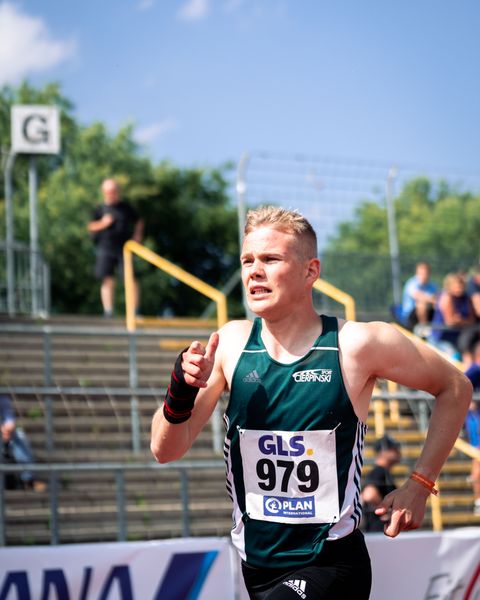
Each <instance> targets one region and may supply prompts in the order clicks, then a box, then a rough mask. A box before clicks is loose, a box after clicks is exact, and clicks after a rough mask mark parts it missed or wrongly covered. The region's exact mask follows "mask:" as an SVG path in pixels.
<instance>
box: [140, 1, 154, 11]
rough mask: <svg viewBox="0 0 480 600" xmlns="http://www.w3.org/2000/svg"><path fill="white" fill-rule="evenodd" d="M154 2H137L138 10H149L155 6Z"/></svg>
mask: <svg viewBox="0 0 480 600" xmlns="http://www.w3.org/2000/svg"><path fill="white" fill-rule="evenodd" d="M155 2H156V0H139V2H138V4H137V8H138V10H149V9H150V8H153V7H154V6H155Z"/></svg>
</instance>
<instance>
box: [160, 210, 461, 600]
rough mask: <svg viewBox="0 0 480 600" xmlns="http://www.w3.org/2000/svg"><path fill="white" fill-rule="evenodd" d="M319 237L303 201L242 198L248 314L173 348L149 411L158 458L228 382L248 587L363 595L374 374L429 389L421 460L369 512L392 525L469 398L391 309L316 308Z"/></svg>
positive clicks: (430, 469) (175, 451)
mask: <svg viewBox="0 0 480 600" xmlns="http://www.w3.org/2000/svg"><path fill="white" fill-rule="evenodd" d="M316 250H317V242H316V236H315V233H314V231H313V229H312V227H311V225H310V224H309V223H308V221H306V219H305V218H304V217H302V216H301V215H300V214H298V213H296V212H292V211H287V210H284V209H281V208H274V207H266V208H260V209H258V210H255V211H250V213H249V214H248V217H247V223H246V227H245V238H244V243H243V248H242V254H241V265H242V279H243V284H244V286H245V290H246V294H247V299H248V304H249V306H250V308H251V310H252V311H253V312H254V313H255V314H256V315H258V318H257V319H255V321H254V323H252V322H250V321H247V320H245V321H232V322H230V323H228V324H226V325H225V326H224V327H222V328H221V329H220V331H219V332H218V333H213V334H212V335H211V337H210V339H209V342H208V344H207V346H206V348H205V347H203V346H202V344H200V343H199V342H193V343H192V344H191V345H190V347H189V348H188V349H187V350H186V351H185V352H183V353H181V354H180V355H179V358H178V359H177V362H176V365H175V369H174V371H173V373H172V379H171V384H170V387H169V391H168V393H167V395H166V399H165V404H164V407H163V408H162V409H159V410H158V411H157V412H156V413H155V415H154V417H153V422H152V439H151V448H152V452H153V454H154V456H155V458H156V459H157V460H158V461H159V462H162V463H163V462H169V461H173V460H177V459H179V458H181V457H182V456H183V455H184V454H185V452H187V450H188V449H189V448H190V447H191V445H192V443H193V442H194V440H195V438H196V437H197V436H198V434H199V432H200V431H201V429H202V428H203V427H204V425H205V424H206V423H207V421H208V419H209V417H210V415H211V414H212V411H213V410H214V407H215V405H216V403H217V401H218V399H219V397H220V395H221V394H222V392H223V391H224V390H225V389H227V390H229V391H230V401H229V404H228V407H227V409H226V413H225V422H226V427H227V433H226V438H225V454H226V462H227V489H228V491H229V493H230V495H231V497H232V500H233V503H234V511H233V519H234V525H233V529H232V539H233V543H234V545H235V546H236V548H237V549H238V551H239V553H240V556H241V558H242V570H243V575H244V580H245V583H246V586H247V589H248V592H249V594H250V597H251V598H252V599H254V600H267V599H268V600H282V599H291V600H293V599H294V598H297V599H298V598H299V597H300V598H303V599H304V600H313V599H319V598H332V599H339V598H345V599H347V598H355V599H356V600H362V599H366V598H368V597H369V593H370V585H371V571H370V560H369V556H368V552H367V550H366V547H365V543H364V540H363V536H362V534H361V532H360V531H359V529H358V525H359V522H360V517H361V512H360V510H361V509H360V503H359V495H360V470H361V465H362V447H363V440H364V435H365V430H366V425H365V421H366V419H367V414H368V405H369V401H370V396H371V393H372V389H373V386H374V383H375V380H376V378H377V377H381V378H385V379H390V380H392V381H396V382H398V383H400V384H402V385H406V386H408V387H411V388H414V389H421V390H424V391H426V392H429V393H431V394H433V395H434V396H435V397H436V402H435V408H434V411H433V413H432V418H431V422H430V429H429V432H428V436H427V439H426V442H425V445H424V448H423V451H422V453H421V456H420V458H419V459H418V462H417V465H416V468H415V471H414V472H413V473H412V476H411V478H409V479H408V480H407V481H406V483H405V484H404V485H402V486H401V487H400V488H399V489H397V490H395V491H394V492H392V493H391V494H388V495H387V496H386V497H385V499H384V501H383V502H382V504H381V505H380V507H379V508H378V509H377V514H387V515H389V516H390V519H389V521H388V522H387V525H386V527H385V533H386V535H388V536H391V537H394V536H396V535H397V534H398V533H399V532H400V531H402V530H408V529H415V528H417V527H419V526H420V524H421V522H422V519H423V515H424V511H425V502H426V499H427V497H428V496H429V494H430V493H435V492H436V490H435V489H434V483H433V482H434V481H435V479H436V478H437V476H438V474H439V472H440V469H441V467H442V465H443V463H444V461H445V460H446V458H447V456H448V454H449V452H450V450H451V448H452V445H453V443H454V441H455V439H456V437H457V435H458V432H459V430H460V428H461V426H462V423H463V420H464V418H465V414H466V411H467V408H468V405H469V402H470V398H471V385H470V383H469V382H468V381H467V379H466V378H465V377H464V376H463V374H462V373H461V372H460V371H458V370H457V369H456V368H454V367H453V366H451V365H450V364H449V363H448V362H446V361H445V360H443V359H442V358H441V357H440V356H439V355H438V354H437V353H435V352H433V351H432V350H430V349H429V348H428V347H427V346H426V345H424V344H417V343H414V342H412V341H410V340H408V339H407V338H406V337H404V336H403V335H402V334H400V333H399V332H398V331H397V330H396V329H394V328H393V327H391V326H390V325H388V324H386V323H380V322H376V323H356V322H351V321H347V322H345V321H342V320H338V321H337V319H335V318H332V317H327V316H323V315H322V316H319V315H318V314H317V313H316V312H315V310H314V306H313V302H312V286H313V284H314V282H315V281H316V280H317V278H318V276H319V274H320V263H319V260H318V259H317V258H316Z"/></svg>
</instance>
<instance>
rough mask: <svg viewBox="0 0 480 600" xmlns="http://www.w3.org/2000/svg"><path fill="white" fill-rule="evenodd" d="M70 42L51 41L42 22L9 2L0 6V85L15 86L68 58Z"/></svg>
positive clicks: (73, 45)
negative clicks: (37, 72)
mask: <svg viewBox="0 0 480 600" xmlns="http://www.w3.org/2000/svg"><path fill="white" fill-rule="evenodd" d="M74 52H75V42H74V41H73V40H58V39H54V38H53V37H52V36H51V34H50V32H49V31H48V28H47V25H46V23H45V22H44V21H43V19H41V18H38V17H32V16H30V15H27V14H25V13H22V12H21V11H20V10H19V9H18V7H17V6H16V5H14V4H12V3H11V2H2V3H0V84H5V83H10V84H15V83H18V82H19V81H20V80H21V79H22V78H23V77H25V76H27V75H29V74H30V73H33V72H35V71H44V70H46V69H49V68H51V67H54V66H56V65H57V64H59V63H60V62H62V61H64V60H66V59H68V58H70V57H71V56H72V55H73V54H74Z"/></svg>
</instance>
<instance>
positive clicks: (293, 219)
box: [244, 206, 317, 259]
mask: <svg viewBox="0 0 480 600" xmlns="http://www.w3.org/2000/svg"><path fill="white" fill-rule="evenodd" d="M260 227H271V228H272V229H276V230H277V231H283V232H284V233H290V234H292V235H294V236H295V237H297V238H298V241H299V242H300V243H301V246H302V250H303V251H302V258H305V259H308V258H316V256H317V235H316V233H315V231H314V229H313V227H312V226H311V225H310V223H309V222H308V221H307V219H306V218H305V217H304V216H303V215H301V214H300V213H299V212H298V211H296V210H288V209H286V208H281V207H278V206H260V207H258V208H255V209H253V210H249V211H248V213H247V220H246V222H245V230H244V233H245V235H248V234H249V233H251V232H252V231H253V230H254V229H259V228H260Z"/></svg>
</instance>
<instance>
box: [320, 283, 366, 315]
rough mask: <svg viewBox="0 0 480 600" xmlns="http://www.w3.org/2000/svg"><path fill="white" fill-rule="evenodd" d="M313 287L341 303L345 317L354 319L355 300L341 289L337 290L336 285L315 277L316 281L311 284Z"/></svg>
mask: <svg viewBox="0 0 480 600" xmlns="http://www.w3.org/2000/svg"><path fill="white" fill-rule="evenodd" d="M313 287H314V288H315V289H316V290H317V291H318V292H321V293H322V294H325V295H326V296H328V297H329V298H332V300H335V301H336V302H338V303H339V304H342V305H343V306H344V307H345V318H346V319H348V320H349V321H354V320H355V314H356V313H355V300H354V299H353V298H352V296H350V295H349V294H347V293H346V292H343V291H342V290H339V289H338V288H337V287H335V286H334V285H332V284H331V283H328V281H325V279H317V281H316V282H315V283H314V284H313Z"/></svg>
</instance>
